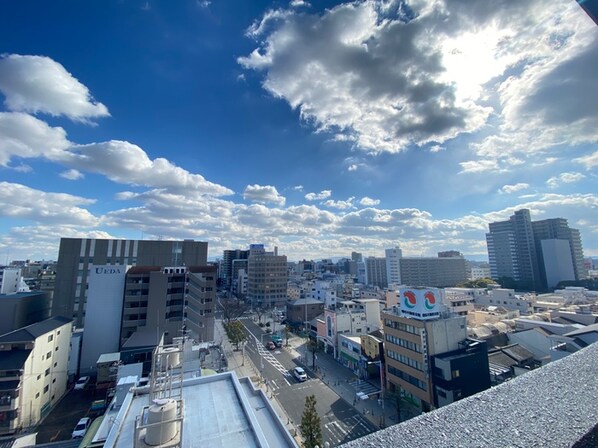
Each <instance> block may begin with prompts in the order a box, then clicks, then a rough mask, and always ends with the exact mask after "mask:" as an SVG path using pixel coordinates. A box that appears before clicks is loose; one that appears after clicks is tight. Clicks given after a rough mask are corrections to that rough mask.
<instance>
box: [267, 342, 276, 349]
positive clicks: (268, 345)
mask: <svg viewBox="0 0 598 448" xmlns="http://www.w3.org/2000/svg"><path fill="white" fill-rule="evenodd" d="M266 348H267V349H268V350H274V349H275V348H276V344H274V342H272V341H268V342H266Z"/></svg>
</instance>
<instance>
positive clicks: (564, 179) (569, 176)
mask: <svg viewBox="0 0 598 448" xmlns="http://www.w3.org/2000/svg"><path fill="white" fill-rule="evenodd" d="M585 177H586V176H584V175H583V174H581V173H561V174H559V175H558V176H554V177H551V178H550V179H548V180H547V181H546V185H548V187H549V188H557V187H559V186H560V185H561V184H572V183H575V182H579V181H580V180H582V179H585Z"/></svg>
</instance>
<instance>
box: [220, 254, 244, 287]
mask: <svg viewBox="0 0 598 448" xmlns="http://www.w3.org/2000/svg"><path fill="white" fill-rule="evenodd" d="M248 257H249V251H248V250H241V249H233V250H225V251H224V252H223V254H222V262H221V263H220V279H221V280H222V282H223V285H224V287H225V288H226V289H228V290H232V288H233V281H234V280H235V279H236V277H237V274H238V273H239V271H238V270H237V272H234V271H233V262H234V261H235V260H247V258H248Z"/></svg>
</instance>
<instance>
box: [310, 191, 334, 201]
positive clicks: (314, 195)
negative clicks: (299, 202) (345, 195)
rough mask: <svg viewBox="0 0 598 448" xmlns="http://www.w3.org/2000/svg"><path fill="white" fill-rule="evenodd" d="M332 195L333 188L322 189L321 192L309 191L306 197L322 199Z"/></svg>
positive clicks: (313, 199) (312, 199)
mask: <svg viewBox="0 0 598 448" xmlns="http://www.w3.org/2000/svg"><path fill="white" fill-rule="evenodd" d="M331 195H332V190H322V191H320V192H319V193H307V194H306V195H305V199H307V200H308V201H319V200H321V199H326V198H329V197H330V196H331Z"/></svg>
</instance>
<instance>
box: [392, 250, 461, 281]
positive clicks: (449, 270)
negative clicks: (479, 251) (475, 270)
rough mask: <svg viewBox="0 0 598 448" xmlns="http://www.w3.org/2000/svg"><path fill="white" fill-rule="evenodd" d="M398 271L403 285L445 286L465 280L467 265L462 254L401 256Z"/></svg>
mask: <svg viewBox="0 0 598 448" xmlns="http://www.w3.org/2000/svg"><path fill="white" fill-rule="evenodd" d="M400 272H401V284H403V285H420V286H421V285H426V286H430V287H435V288H445V287H450V286H456V285H458V284H459V283H462V282H464V281H466V280H467V267H466V263H465V258H463V257H462V256H452V257H438V258H434V257H421V258H415V257H414V258H406V257H403V258H401V259H400Z"/></svg>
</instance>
